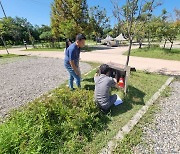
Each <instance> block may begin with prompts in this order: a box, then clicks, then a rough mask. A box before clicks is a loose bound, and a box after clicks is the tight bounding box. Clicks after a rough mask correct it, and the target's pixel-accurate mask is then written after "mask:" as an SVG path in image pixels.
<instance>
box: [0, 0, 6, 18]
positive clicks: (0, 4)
mask: <svg viewBox="0 0 180 154" xmlns="http://www.w3.org/2000/svg"><path fill="white" fill-rule="evenodd" d="M0 5H1V8H2V11H3V13H4V17H5V18H7V16H6V13H5V11H4V8H3V5H2V3H1V0H0Z"/></svg>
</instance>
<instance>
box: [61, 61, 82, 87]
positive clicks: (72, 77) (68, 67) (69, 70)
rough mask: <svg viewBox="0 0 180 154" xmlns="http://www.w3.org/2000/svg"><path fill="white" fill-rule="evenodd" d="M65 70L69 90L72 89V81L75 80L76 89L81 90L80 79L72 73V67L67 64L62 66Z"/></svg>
mask: <svg viewBox="0 0 180 154" xmlns="http://www.w3.org/2000/svg"><path fill="white" fill-rule="evenodd" d="M64 66H65V68H66V69H67V71H68V72H69V75H70V77H69V88H70V89H73V81H74V79H75V80H76V85H77V87H78V88H81V78H80V77H79V76H78V75H77V74H76V73H75V72H74V70H73V69H72V67H71V66H70V65H68V64H64Z"/></svg>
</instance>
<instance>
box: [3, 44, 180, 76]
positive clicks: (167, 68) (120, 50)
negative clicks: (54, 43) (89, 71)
mask: <svg viewBox="0 0 180 154" xmlns="http://www.w3.org/2000/svg"><path fill="white" fill-rule="evenodd" d="M179 44H180V42H179V41H177V42H175V43H174V48H180V45H179ZM168 45H169V44H167V47H168ZM137 48H138V46H137V45H134V46H133V47H132V49H137ZM22 50H23V49H22V48H16V49H9V51H10V53H12V54H23V55H31V56H38V57H53V58H60V59H64V53H63V52H59V51H58V49H57V50H56V51H52V52H49V51H36V52H35V51H22ZM41 50H42V49H41ZM127 50H128V46H122V47H114V48H106V47H99V48H98V50H93V51H91V52H82V53H81V60H82V61H89V62H99V63H108V62H115V63H118V64H125V62H126V58H127V57H126V55H123V54H125V52H126V51H127ZM176 50H178V49H176ZM0 52H1V53H6V52H5V50H1V51H0ZM132 55H133V52H132ZM178 55H179V54H178ZM160 56H161V55H160ZM129 65H130V66H131V67H135V68H136V69H138V70H143V71H144V70H145V71H148V72H157V73H163V74H170V75H180V67H179V66H180V61H178V60H177V58H176V60H164V59H157V58H147V57H136V56H131V57H130V63H129Z"/></svg>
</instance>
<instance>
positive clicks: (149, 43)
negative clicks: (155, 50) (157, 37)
mask: <svg viewBox="0 0 180 154" xmlns="http://www.w3.org/2000/svg"><path fill="white" fill-rule="evenodd" d="M150 46H151V42H150V32H149V31H148V48H150Z"/></svg>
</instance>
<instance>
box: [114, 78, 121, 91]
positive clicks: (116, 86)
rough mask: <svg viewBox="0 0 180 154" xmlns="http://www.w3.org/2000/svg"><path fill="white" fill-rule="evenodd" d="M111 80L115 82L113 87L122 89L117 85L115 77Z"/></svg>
mask: <svg viewBox="0 0 180 154" xmlns="http://www.w3.org/2000/svg"><path fill="white" fill-rule="evenodd" d="M113 80H114V82H115V88H117V89H119V90H120V89H122V88H121V87H120V86H119V85H118V83H117V80H116V79H115V78H113Z"/></svg>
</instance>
